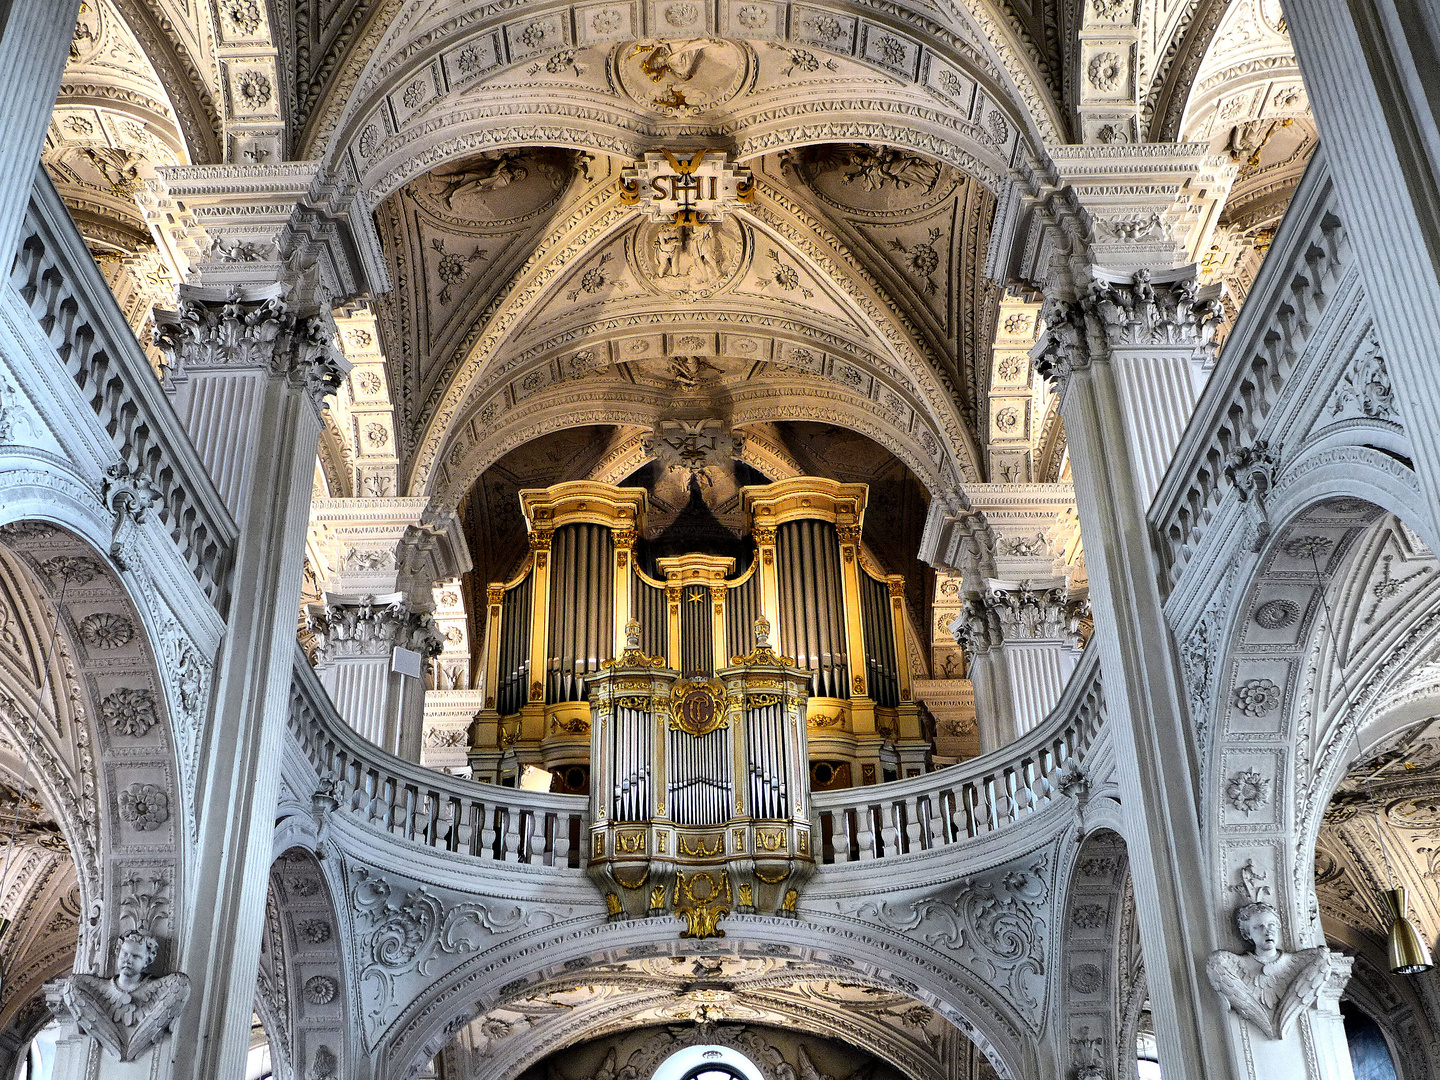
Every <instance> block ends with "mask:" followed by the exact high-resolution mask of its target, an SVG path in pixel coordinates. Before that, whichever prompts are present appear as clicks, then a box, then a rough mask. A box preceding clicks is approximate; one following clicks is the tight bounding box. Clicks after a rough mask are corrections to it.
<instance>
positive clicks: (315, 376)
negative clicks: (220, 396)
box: [155, 283, 349, 405]
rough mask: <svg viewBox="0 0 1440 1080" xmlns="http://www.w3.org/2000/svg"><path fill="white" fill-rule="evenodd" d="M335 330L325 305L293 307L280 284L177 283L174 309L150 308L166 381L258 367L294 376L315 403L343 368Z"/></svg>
mask: <svg viewBox="0 0 1440 1080" xmlns="http://www.w3.org/2000/svg"><path fill="white" fill-rule="evenodd" d="M334 337H335V326H334V321H333V320H332V319H331V317H330V314H329V312H326V311H314V312H309V313H302V312H300V311H297V310H296V309H295V307H294V306H293V305H291V304H290V303H288V302H287V301H286V300H285V298H284V286H283V285H282V284H280V283H275V284H271V285H266V286H263V287H259V288H247V287H245V286H241V285H232V286H229V287H228V288H224V289H219V288H209V287H202V286H191V285H182V286H181V287H180V297H179V300H178V301H177V303H176V305H175V310H174V311H164V310H160V309H157V310H156V312H155V345H156V347H157V348H159V350H160V352H161V354H162V356H163V357H164V361H165V364H164V379H165V384H166V386H167V387H172V388H173V387H174V386H175V385H177V384H178V383H180V382H183V381H184V380H185V379H186V378H188V377H189V375H190V374H191V373H194V372H201V371H212V370H217V369H224V370H232V371H237V370H244V369H257V368H258V369H262V370H265V371H268V372H270V373H272V374H275V375H284V376H289V377H291V378H293V379H295V380H297V381H298V382H299V383H300V384H301V385H302V386H303V387H304V389H305V390H306V392H307V393H308V394H309V395H310V397H311V398H312V399H313V400H314V401H315V402H316V404H317V405H318V404H319V403H320V402H321V401H322V400H323V399H324V398H325V397H326V396H328V395H330V394H333V393H335V392H336V391H337V390H339V389H340V385H341V383H343V382H344V379H345V374H346V373H347V372H348V371H349V364H348V363H347V362H346V361H345V359H344V358H343V357H342V356H341V355H340V353H339V351H338V350H337V349H336V348H335V346H334Z"/></svg>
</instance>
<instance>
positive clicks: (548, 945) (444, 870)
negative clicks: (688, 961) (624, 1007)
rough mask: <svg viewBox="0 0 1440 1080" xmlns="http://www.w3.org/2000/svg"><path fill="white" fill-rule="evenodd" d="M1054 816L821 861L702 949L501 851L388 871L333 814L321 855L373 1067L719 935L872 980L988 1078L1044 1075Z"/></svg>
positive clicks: (1054, 901) (764, 953)
mask: <svg viewBox="0 0 1440 1080" xmlns="http://www.w3.org/2000/svg"><path fill="white" fill-rule="evenodd" d="M1068 820H1069V811H1068V808H1066V807H1064V806H1063V805H1062V812H1060V813H1050V814H1042V815H1036V816H1035V817H1034V818H1032V819H1030V820H1029V821H1028V822H1026V823H1024V824H1022V825H1019V826H1016V827H1015V829H1014V830H1012V831H1007V834H1006V836H1005V838H1004V839H1003V842H1002V843H1000V844H999V845H998V847H997V845H995V844H990V843H987V844H984V845H982V846H983V847H984V848H985V849H986V850H985V851H984V852H980V853H975V857H974V859H973V860H971V859H966V860H964V862H965V864H966V865H957V864H956V862H955V860H954V859H952V858H950V857H949V853H947V852H944V851H936V852H931V853H927V854H925V855H920V856H917V857H916V858H914V859H911V860H906V862H907V865H906V866H904V867H899V866H897V868H896V869H897V873H896V874H895V875H892V877H891V878H890V880H889V882H888V883H887V886H886V887H885V888H882V889H879V890H877V889H876V888H875V887H874V883H873V882H872V881H866V880H864V875H854V874H851V873H846V872H843V871H841V870H840V868H839V867H837V868H836V874H835V875H831V877H832V879H833V880H829V881H827V880H826V879H825V878H819V879H817V880H816V881H815V882H812V885H811V887H810V888H809V889H808V890H807V893H806V897H805V898H802V900H801V904H800V907H801V909H802V910H801V917H800V919H799V921H793V920H788V919H778V918H767V917H763V916H743V915H740V916H734V917H732V918H731V919H729V920H727V922H726V926H727V927H731V930H730V932H729V936H728V939H727V940H725V941H724V942H722V943H718V944H719V948H718V949H717V942H715V941H713V940H708V941H685V940H682V939H680V938H679V937H678V934H679V930H680V925H679V924H678V923H670V922H669V921H668V920H661V921H658V922H657V921H655V920H631V921H625V920H622V921H617V922H609V921H607V920H606V919H605V917H604V914H603V907H602V905H601V904H600V903H599V901H598V898H597V897H596V895H595V893H594V891H593V886H592V885H591V884H590V882H589V881H588V880H586V879H585V877H584V876H583V874H582V873H580V872H579V871H576V872H569V871H563V870H556V869H554V868H543V867H541V868H538V869H537V868H532V867H528V866H526V865H524V864H508V863H507V864H505V872H504V874H503V875H496V876H495V877H494V879H493V881H491V879H490V877H489V876H487V882H488V883H487V884H484V885H478V884H476V883H475V882H474V880H473V874H474V871H472V870H470V869H469V868H466V867H463V866H460V865H457V864H456V863H455V861H454V860H453V859H440V858H438V857H433V858H431V857H427V858H423V859H422V860H421V861H420V862H413V863H412V864H410V865H407V870H406V872H405V873H398V872H396V871H394V870H392V869H388V868H387V867H388V866H389V865H390V864H389V862H388V856H386V857H379V856H381V854H382V853H380V852H376V853H375V855H376V856H377V858H376V863H378V864H379V865H367V864H363V863H360V862H359V861H357V860H356V859H355V858H354V857H353V856H350V855H343V854H339V853H340V852H341V851H343V850H348V849H347V847H346V844H345V843H344V836H348V835H349V834H350V833H351V832H352V831H353V830H352V828H351V826H350V825H349V824H348V822H345V823H342V822H336V827H337V828H339V829H341V830H342V833H343V835H339V834H337V840H336V845H337V846H336V848H335V851H336V854H337V858H336V859H335V860H333V861H334V862H335V863H336V869H338V870H339V872H340V879H341V880H343V881H344V883H345V885H344V887H345V888H346V890H347V892H348V898H349V903H348V905H345V906H346V907H348V910H349V912H350V914H349V916H348V922H349V929H348V932H347V938H346V940H347V943H348V944H347V948H348V949H349V950H350V961H349V964H350V966H349V970H350V971H352V972H355V973H357V975H356V980H357V991H358V1000H357V1015H358V1016H360V1017H361V1018H362V1020H361V1024H360V1026H361V1030H362V1036H363V1038H364V1040H365V1045H366V1047H368V1048H369V1052H370V1053H372V1054H374V1055H375V1060H376V1062H377V1068H378V1069H380V1071H381V1073H384V1070H386V1069H389V1070H394V1071H396V1072H397V1073H403V1072H404V1070H406V1069H412V1068H415V1067H418V1065H419V1064H420V1063H421V1062H422V1061H424V1060H428V1059H429V1057H431V1056H433V1055H434V1054H435V1053H437V1052H439V1050H440V1048H441V1047H442V1046H443V1045H444V1044H445V1043H446V1042H448V1041H449V1040H450V1038H451V1037H452V1036H453V1035H454V1034H455V1032H456V1031H458V1030H459V1029H460V1028H462V1027H464V1026H466V1025H468V1024H470V1023H471V1021H472V1020H474V1018H475V1017H477V1016H480V1015H483V1014H484V1013H486V1012H488V1011H490V1010H492V1009H493V1008H496V1007H498V1006H501V1005H502V1004H503V1003H504V1002H506V1001H509V1000H513V999H517V998H521V997H525V996H527V995H531V994H533V993H535V992H536V988H537V987H540V986H541V985H542V984H546V983H550V982H555V981H566V982H569V981H574V980H577V979H582V978H583V975H584V972H585V971H586V970H588V969H591V968H594V967H596V966H597V965H611V964H616V963H623V962H629V961H632V960H638V959H645V958H650V957H659V956H664V955H671V954H672V953H673V954H676V955H685V956H692V955H693V956H698V957H703V956H707V955H715V954H716V953H717V951H718V952H720V953H724V952H727V951H732V950H731V948H730V946H731V943H732V942H733V943H734V950H738V952H737V955H744V956H753V957H757V958H761V959H765V958H769V959H774V958H781V959H784V960H786V961H793V962H804V963H806V964H819V965H821V966H823V967H828V968H835V969H839V970H841V971H842V972H844V973H845V974H846V977H847V978H850V979H854V980H858V981H860V982H875V981H876V980H878V981H879V984H880V985H885V986H887V987H890V988H891V989H894V990H898V991H900V992H903V993H905V994H908V995H909V996H911V997H912V998H915V999H916V1000H917V1002H919V1003H920V1004H923V1005H925V1006H926V1007H927V1008H929V1009H931V1010H933V1011H934V1012H935V1013H937V1014H938V1015H939V1016H940V1017H942V1018H943V1019H944V1020H946V1021H947V1022H949V1023H950V1024H952V1025H954V1026H955V1027H957V1028H958V1029H959V1030H960V1031H961V1032H963V1033H964V1034H965V1036H966V1037H967V1038H969V1039H971V1040H972V1041H973V1042H975V1043H976V1045H977V1046H980V1047H981V1048H982V1049H983V1050H984V1051H985V1052H986V1054H987V1055H988V1056H989V1057H990V1058H991V1060H992V1061H993V1062H994V1063H995V1065H996V1067H997V1069H998V1070H999V1072H1000V1074H1001V1075H1002V1076H1006V1077H1011V1078H1019V1077H1029V1076H1034V1075H1043V1070H1041V1069H1040V1068H1039V1065H1038V1063H1037V1061H1036V1059H1035V1056H1034V1055H1035V1053H1036V1050H1035V1038H1036V1035H1037V1034H1038V1033H1039V1032H1041V1031H1042V1030H1043V1029H1044V1026H1045V1024H1046V1009H1047V1005H1046V1002H1047V1000H1048V991H1047V989H1046V987H1047V984H1048V980H1049V978H1050V965H1051V963H1052V962H1053V955H1052V953H1053V949H1054V947H1055V946H1054V944H1053V942H1054V929H1053V928H1054V927H1055V925H1056V920H1057V919H1058V918H1059V911H1060V907H1059V905H1060V904H1061V902H1062V899H1063V897H1062V896H1061V893H1062V891H1063V890H1061V889H1060V885H1059V882H1058V881H1057V879H1056V876H1055V867H1056V866H1057V865H1058V862H1057V858H1058V852H1057V844H1059V843H1063V841H1064V838H1065V837H1066V836H1068V835H1069V829H1068V825H1067V822H1068ZM1037 845H1039V846H1038V847H1037ZM385 846H386V847H389V846H396V851H397V852H398V851H399V850H400V849H401V847H402V846H403V845H400V842H399V841H395V842H394V845H388V844H387V845H385ZM1007 859H1008V861H1006V860H1007ZM997 860H999V862H1000V865H998V866H994V867H993V868H991V869H987V870H985V871H984V872H983V873H981V874H978V875H977V874H973V873H971V872H970V871H971V870H973V869H974V868H975V867H979V866H982V865H984V866H987V867H989V866H991V864H994V863H996V862H997ZM972 861H973V866H972V865H969V864H971V863H972ZM326 862H327V864H328V863H331V862H332V860H329V859H327V860H326ZM462 881H470V884H469V885H462V884H461V882H462ZM542 889H543V899H540V897H541V895H542V893H541V892H540V891H539V890H542ZM657 935H658V937H657ZM1017 943H1018V945H1017ZM1017 947H1018V949H1019V951H1018V953H1017V952H1016V948H1017ZM782 981H783V980H782Z"/></svg>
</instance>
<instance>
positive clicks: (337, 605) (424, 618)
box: [306, 593, 445, 662]
mask: <svg viewBox="0 0 1440 1080" xmlns="http://www.w3.org/2000/svg"><path fill="white" fill-rule="evenodd" d="M306 625H307V628H308V629H309V630H310V632H311V633H313V634H314V635H315V641H316V647H315V658H316V659H317V660H319V661H321V662H325V661H329V660H337V659H341V658H348V657H380V656H388V655H389V654H390V651H391V650H392V649H394V648H395V647H397V646H398V647H400V648H403V649H409V650H411V651H412V652H418V653H421V654H422V655H424V656H426V657H427V658H428V657H435V656H439V655H440V652H441V649H442V648H443V647H444V644H445V642H444V639H443V638H442V637H441V635H440V632H439V631H438V630H437V629H436V628H435V621H434V620H433V619H432V618H431V617H430V616H429V614H427V613H425V612H421V611H416V610H414V609H413V608H412V607H411V606H410V605H409V604H407V603H406V602H405V601H404V599H403V598H402V597H401V596H400V595H399V594H398V593H396V594H392V595H390V596H382V597H375V596H361V597H341V596H334V595H329V594H327V595H326V597H325V603H324V605H323V606H322V605H315V606H314V607H312V608H311V609H310V610H309V611H308V612H307V613H306Z"/></svg>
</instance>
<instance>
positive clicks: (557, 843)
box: [550, 814, 575, 866]
mask: <svg viewBox="0 0 1440 1080" xmlns="http://www.w3.org/2000/svg"><path fill="white" fill-rule="evenodd" d="M550 817H551V820H552V821H554V823H555V824H554V830H555V834H554V835H555V839H554V841H553V843H552V845H551V851H552V858H551V860H550V865H551V866H569V865H570V823H571V822H572V821H573V820H574V819H575V815H574V814H552V815H550Z"/></svg>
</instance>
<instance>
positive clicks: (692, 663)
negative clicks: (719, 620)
mask: <svg viewBox="0 0 1440 1080" xmlns="http://www.w3.org/2000/svg"><path fill="white" fill-rule="evenodd" d="M714 642H715V621H714V618H713V617H712V616H711V614H710V590H709V588H708V587H706V586H704V585H687V586H686V587H685V588H684V589H683V590H682V591H681V595H680V651H681V653H682V657H681V668H680V674H681V676H682V677H684V678H686V679H694V678H706V677H708V676H710V675H711V674H712V673H713V671H712V668H713V665H714V655H715V654H714V648H715V645H714Z"/></svg>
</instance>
